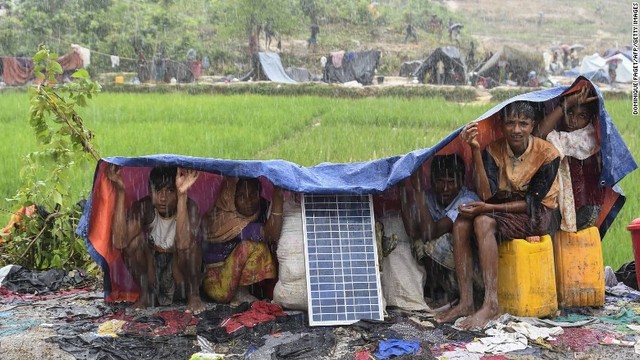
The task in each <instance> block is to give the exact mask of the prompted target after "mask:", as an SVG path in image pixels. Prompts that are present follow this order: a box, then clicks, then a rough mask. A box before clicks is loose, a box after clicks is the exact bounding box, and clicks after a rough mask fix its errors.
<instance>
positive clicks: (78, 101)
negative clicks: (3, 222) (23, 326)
mask: <svg viewBox="0 0 640 360" xmlns="http://www.w3.org/2000/svg"><path fill="white" fill-rule="evenodd" d="M57 58H58V55H57V54H55V53H51V52H50V51H49V50H48V49H46V48H42V49H41V50H40V51H38V52H37V53H36V55H35V56H34V57H33V61H34V63H35V64H36V66H35V68H34V74H35V76H36V79H37V81H36V85H33V86H32V87H30V89H29V95H30V102H31V106H30V110H29V124H30V125H31V127H32V129H33V132H34V134H35V136H36V139H37V142H38V145H39V146H38V149H37V150H36V151H33V152H31V153H30V154H28V155H27V156H26V157H25V162H26V165H25V167H24V168H23V170H22V172H21V179H22V183H23V184H22V187H21V188H20V189H18V191H17V193H16V195H15V197H14V198H13V199H12V200H13V201H15V202H17V203H19V204H20V205H22V206H25V207H28V206H32V205H37V206H38V207H39V208H40V209H43V210H42V211H40V212H38V215H34V216H31V217H28V218H24V219H23V224H24V226H23V227H20V228H18V229H17V230H16V231H15V232H14V234H13V236H12V238H11V240H10V241H8V243H7V244H5V246H4V247H3V254H2V259H1V260H2V261H0V262H4V263H9V264H19V265H23V266H25V267H28V268H31V269H48V268H52V267H55V268H67V269H68V268H73V267H75V266H80V267H84V268H88V267H91V266H93V267H95V265H91V264H92V262H91V260H90V258H89V256H88V253H87V252H86V248H85V247H84V242H83V241H82V239H81V238H80V237H78V236H76V235H75V229H76V227H77V222H78V219H79V217H80V213H81V208H80V207H79V205H78V202H79V201H78V200H80V199H81V198H82V197H84V195H83V194H78V193H74V192H73V191H71V190H70V189H71V186H70V184H71V179H70V177H71V176H73V169H77V168H80V169H82V168H83V167H88V165H93V166H95V163H96V161H97V160H99V159H100V155H99V154H98V152H97V151H96V150H95V148H94V146H93V144H92V138H93V134H92V132H91V131H89V130H88V129H87V128H86V127H85V125H84V121H83V119H82V118H81V117H80V115H79V114H78V113H77V112H76V106H85V105H86V103H87V100H88V99H91V98H93V97H94V96H95V95H96V94H97V93H98V92H99V91H100V85H98V84H97V83H95V82H93V81H91V80H90V79H89V73H88V72H87V71H86V70H84V69H80V70H78V71H76V72H75V73H74V74H73V75H72V78H74V79H75V81H74V82H71V83H65V84H59V83H58V80H57V77H59V76H60V75H61V74H62V67H61V66H60V64H58V63H57V61H56V59H57Z"/></svg>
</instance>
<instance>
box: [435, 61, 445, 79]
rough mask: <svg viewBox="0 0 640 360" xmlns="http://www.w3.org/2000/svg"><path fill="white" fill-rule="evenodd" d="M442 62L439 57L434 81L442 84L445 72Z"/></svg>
mask: <svg viewBox="0 0 640 360" xmlns="http://www.w3.org/2000/svg"><path fill="white" fill-rule="evenodd" d="M445 70H446V69H445V67H444V62H443V61H442V59H439V60H438V62H437V63H436V81H437V83H438V85H443V84H444V74H445Z"/></svg>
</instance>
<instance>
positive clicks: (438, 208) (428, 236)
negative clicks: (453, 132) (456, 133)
mask: <svg viewBox="0 0 640 360" xmlns="http://www.w3.org/2000/svg"><path fill="white" fill-rule="evenodd" d="M421 170H422V167H420V168H419V169H418V170H417V171H416V172H415V173H414V175H413V176H412V178H411V185H412V186H411V187H410V188H409V189H408V190H409V194H406V195H405V196H401V204H402V217H403V222H404V224H405V229H406V230H407V234H408V235H409V236H410V237H411V239H413V241H414V244H413V251H414V254H415V256H416V259H417V260H418V261H421V260H427V261H425V262H426V264H427V267H428V268H429V270H428V274H429V275H428V276H432V277H434V278H439V279H438V280H440V282H442V283H441V285H442V287H443V289H445V290H450V286H449V285H450V284H449V283H448V281H447V280H448V278H449V276H448V275H449V274H448V271H454V270H455V264H454V261H453V248H452V240H451V230H452V228H453V223H454V221H455V220H456V218H457V217H458V206H459V205H460V204H464V203H470V202H473V201H477V200H479V199H478V196H477V195H476V194H475V193H474V192H473V191H470V190H469V189H467V188H466V187H465V186H464V174H465V164H464V161H463V160H462V158H461V157H460V156H459V155H457V154H450V155H436V156H434V157H433V160H432V161H431V167H430V172H431V188H430V189H429V190H428V191H424V189H423V186H422V184H421V177H422V176H421V175H422V174H421V173H422V171H421ZM405 191H406V190H405ZM408 200H412V202H413V204H414V206H415V210H413V209H412V207H411V204H410V203H409V201H408ZM426 257H428V258H426ZM432 261H433V262H435V263H436V264H433V263H432ZM440 266H442V267H444V268H445V269H447V270H448V271H442V269H441V268H440ZM441 273H442V274H441ZM437 275H441V276H440V277H438V276H437Z"/></svg>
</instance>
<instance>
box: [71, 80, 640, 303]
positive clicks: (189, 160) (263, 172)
mask: <svg viewBox="0 0 640 360" xmlns="http://www.w3.org/2000/svg"><path fill="white" fill-rule="evenodd" d="M584 82H589V80H587V79H586V78H584V77H578V78H577V79H576V81H575V82H574V84H573V85H571V86H559V87H555V88H552V89H545V90H540V91H534V92H530V93H527V94H523V95H518V96H515V97H513V98H510V99H508V100H506V101H504V102H502V103H500V104H498V105H496V106H494V107H493V108H492V109H490V110H489V111H487V112H486V113H484V114H482V115H480V116H479V117H478V118H477V119H476V121H479V122H480V125H481V126H480V128H479V130H480V136H479V141H480V143H481V145H482V146H484V145H486V144H488V143H489V142H491V141H493V140H494V139H496V138H497V137H499V136H500V133H499V130H498V131H496V129H497V128H498V126H497V125H498V123H497V122H498V121H499V111H500V110H501V109H502V108H503V107H504V106H505V105H507V104H508V103H511V102H514V101H518V100H526V101H533V102H539V103H542V105H543V106H544V107H545V108H546V109H548V110H549V109H552V108H553V107H554V106H556V105H557V103H558V102H559V100H560V98H561V95H563V94H564V93H566V92H568V91H573V90H574V89H575V88H577V87H578V86H580V84H584ZM592 86H593V87H594V88H595V89H596V92H597V94H598V100H599V103H600V121H599V131H600V138H601V148H602V150H601V151H602V165H603V168H602V177H601V185H603V186H605V187H606V188H608V189H609V192H608V196H609V197H610V198H612V199H611V200H610V204H608V205H606V206H604V207H603V210H604V212H605V216H602V217H601V220H600V222H599V223H600V224H601V233H602V234H603V235H604V232H606V228H607V227H608V226H609V225H610V223H611V221H612V220H613V218H614V217H615V215H616V214H617V213H618V211H619V209H620V207H621V206H622V204H623V203H624V197H623V196H621V192H620V190H619V189H618V188H617V186H615V185H616V184H617V183H618V182H619V181H620V180H621V179H622V178H623V177H624V176H625V175H627V174H629V173H630V172H631V171H633V170H635V169H636V168H637V164H636V162H635V160H634V159H633V157H632V155H631V153H630V151H629V149H628V148H627V146H626V145H625V143H624V141H623V140H622V137H621V136H620V134H619V132H618V130H617V129H616V127H615V125H614V123H613V121H612V119H611V117H610V116H609V114H608V113H607V111H606V109H605V107H604V101H603V98H602V93H601V92H600V90H599V89H598V88H597V87H596V86H595V85H593V84H592ZM549 111H550V110H549ZM460 131H461V128H459V129H456V130H454V131H453V132H452V133H451V134H449V135H448V136H447V137H446V138H444V139H442V140H441V141H440V142H438V143H437V144H436V145H434V146H433V147H430V148H424V149H418V150H414V151H412V152H409V153H407V154H404V155H400V156H393V157H388V158H383V159H378V160H373V161H366V162H356V163H322V164H319V165H316V166H312V167H305V166H301V165H298V164H295V163H292V162H289V161H284V160H264V161H259V160H223V159H214V158H199V157H189V156H180V155H168V154H167V155H150V156H140V157H110V158H105V159H102V160H101V161H99V163H98V165H97V167H96V172H95V178H94V188H93V191H92V195H91V197H90V199H89V201H88V203H87V206H86V207H85V210H84V213H83V215H82V218H81V221H80V224H79V227H78V234H80V235H82V236H83V237H84V238H85V240H86V242H87V245H88V248H89V251H90V253H91V255H92V256H93V258H94V259H95V260H96V261H97V262H98V263H99V264H100V265H101V266H102V268H103V270H105V296H107V298H108V299H111V300H123V299H127V300H131V297H132V296H133V295H131V292H132V290H131V288H130V286H129V287H128V285H125V284H124V283H123V281H122V280H121V278H122V277H125V278H126V276H127V273H126V269H123V268H122V266H119V267H118V268H117V269H116V268H114V265H115V264H120V265H122V259H121V258H120V254H119V253H118V252H116V251H115V250H113V249H112V247H111V246H110V245H109V244H110V235H111V234H110V224H111V216H112V214H113V211H112V210H113V198H114V193H113V190H112V189H111V185H110V183H109V180H108V179H106V176H105V174H104V169H105V168H106V165H107V164H116V165H120V166H122V167H123V177H124V180H125V185H126V186H127V199H128V201H129V203H131V201H133V200H135V199H137V198H140V197H142V196H144V195H146V191H147V182H146V177H147V175H148V172H149V171H150V169H151V168H152V167H154V166H158V165H170V166H179V167H185V168H190V169H196V170H200V171H203V172H204V173H202V174H201V176H200V177H199V179H198V182H197V183H196V184H194V187H193V188H192V191H191V192H190V194H189V196H191V197H195V198H196V200H197V201H198V203H199V206H200V209H201V212H204V211H206V210H207V209H208V208H209V207H210V206H211V204H213V200H214V198H215V196H216V192H217V189H218V187H219V183H220V178H221V177H220V175H225V176H239V177H261V178H262V179H263V180H268V182H269V183H271V184H273V185H276V186H280V187H282V188H284V189H286V190H289V191H293V192H300V193H314V194H320V193H322V194H346V193H357V194H363V193H371V194H379V193H382V192H385V191H389V190H391V189H392V188H393V187H394V185H396V184H398V183H399V182H400V181H402V180H404V179H406V178H407V177H408V176H409V175H410V174H412V173H413V172H414V171H415V170H416V169H417V168H418V167H419V166H424V165H425V164H426V163H427V162H428V161H429V159H430V158H431V157H432V156H433V155H434V154H436V153H439V154H445V153H458V154H460V155H462V156H463V157H464V158H465V159H466V163H467V168H468V169H469V171H467V173H468V174H469V173H470V169H471V167H470V163H471V161H470V158H471V154H470V151H469V149H468V146H467V145H466V144H464V143H463V142H462V140H461V139H460V137H459V136H458V135H459V133H460ZM425 167H426V166H425ZM114 283H120V284H118V285H117V286H116V285H114ZM112 290H113V292H112Z"/></svg>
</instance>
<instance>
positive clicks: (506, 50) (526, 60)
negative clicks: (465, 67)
mask: <svg viewBox="0 0 640 360" xmlns="http://www.w3.org/2000/svg"><path fill="white" fill-rule="evenodd" d="M500 59H503V60H506V61H507V67H506V72H507V74H508V73H511V74H512V76H511V80H513V81H515V82H517V83H518V85H524V84H525V83H526V82H527V74H529V72H530V71H532V70H533V71H535V72H536V73H537V74H538V75H542V74H543V72H544V59H543V58H542V54H539V53H528V52H524V51H520V50H517V49H515V48H512V47H511V46H507V45H505V46H503V47H502V49H500V50H498V51H496V52H495V53H494V54H493V55H492V56H491V57H490V58H489V60H487V61H486V62H485V63H484V64H482V66H480V67H479V68H478V69H477V70H475V72H477V73H478V75H480V76H484V77H492V78H494V79H498V78H499V77H500V68H499V67H498V61H499V60H500Z"/></svg>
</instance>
